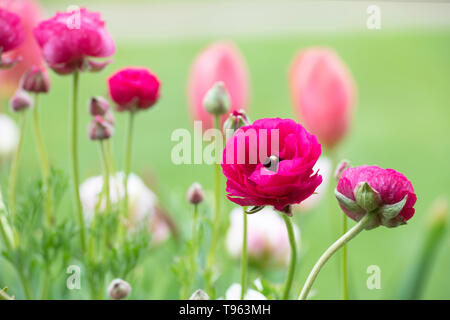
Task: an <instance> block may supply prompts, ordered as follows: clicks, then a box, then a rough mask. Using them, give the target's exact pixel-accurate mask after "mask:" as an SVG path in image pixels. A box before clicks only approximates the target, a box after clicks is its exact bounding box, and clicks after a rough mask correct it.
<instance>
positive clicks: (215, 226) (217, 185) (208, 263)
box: [206, 115, 221, 293]
mask: <svg viewBox="0 0 450 320" xmlns="http://www.w3.org/2000/svg"><path fill="white" fill-rule="evenodd" d="M214 124H215V128H216V129H217V130H220V116H218V115H216V116H215V117H214ZM216 143H217V142H216ZM217 147H218V146H217V144H216V150H217ZM220 173H221V170H220V164H219V163H216V164H215V165H214V222H213V234H212V237H211V246H210V247H209V252H208V258H207V261H206V274H207V277H206V278H207V279H206V280H207V290H208V291H209V293H210V292H213V284H212V269H213V265H214V255H215V252H216V246H217V242H218V239H219V233H220Z"/></svg>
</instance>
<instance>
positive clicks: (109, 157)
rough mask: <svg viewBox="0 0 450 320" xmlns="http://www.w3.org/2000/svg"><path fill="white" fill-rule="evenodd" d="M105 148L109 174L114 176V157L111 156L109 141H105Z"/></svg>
mask: <svg viewBox="0 0 450 320" xmlns="http://www.w3.org/2000/svg"><path fill="white" fill-rule="evenodd" d="M105 146H106V154H107V156H108V161H109V168H110V170H111V174H112V175H115V174H116V164H115V163H114V157H113V156H112V151H111V141H110V139H108V140H106V141H105Z"/></svg>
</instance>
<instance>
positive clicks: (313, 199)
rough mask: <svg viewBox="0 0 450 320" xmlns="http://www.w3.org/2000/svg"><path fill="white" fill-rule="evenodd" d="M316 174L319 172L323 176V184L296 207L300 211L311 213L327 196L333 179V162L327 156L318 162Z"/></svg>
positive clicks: (315, 166)
mask: <svg viewBox="0 0 450 320" xmlns="http://www.w3.org/2000/svg"><path fill="white" fill-rule="evenodd" d="M313 170H314V172H317V170H319V174H320V175H321V176H322V183H321V184H320V185H319V186H318V187H317V189H316V191H315V192H314V193H313V194H312V195H311V196H310V197H309V198H307V199H305V200H304V201H303V202H301V203H300V204H298V205H295V207H296V208H298V209H300V211H309V210H312V209H314V208H315V207H316V206H317V205H318V204H319V203H320V201H321V200H322V199H323V198H324V197H325V196H326V194H327V190H328V185H329V183H330V179H331V178H332V175H331V174H332V172H331V171H332V168H331V160H330V159H328V158H327V157H325V156H321V157H320V158H319V160H317V162H316V164H315V165H314V168H313Z"/></svg>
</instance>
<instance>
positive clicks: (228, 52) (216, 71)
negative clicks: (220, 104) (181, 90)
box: [188, 42, 249, 129]
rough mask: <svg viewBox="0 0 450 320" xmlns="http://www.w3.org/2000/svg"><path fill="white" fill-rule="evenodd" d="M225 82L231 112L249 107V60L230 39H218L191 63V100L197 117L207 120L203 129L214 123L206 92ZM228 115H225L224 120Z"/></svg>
mask: <svg viewBox="0 0 450 320" xmlns="http://www.w3.org/2000/svg"><path fill="white" fill-rule="evenodd" d="M217 82H223V83H224V84H225V88H226V90H227V92H228V94H229V95H230V98H231V109H230V112H232V111H234V110H239V109H247V107H248V103H249V77H248V70H247V65H246V63H245V60H244V58H243V56H242V54H241V53H240V51H239V49H238V48H237V47H236V46H235V45H233V44H232V43H228V42H216V43H213V44H212V45H210V46H208V47H207V48H205V49H204V50H203V51H202V52H200V53H199V54H198V55H197V57H196V58H195V61H194V63H193V65H192V67H191V71H190V74H189V80H188V100H189V107H190V113H191V116H192V118H193V119H194V120H201V121H202V122H203V129H208V128H211V127H212V126H213V116H212V115H211V114H209V113H208V112H207V111H206V110H205V109H204V108H203V98H204V96H205V94H206V92H207V91H208V90H209V89H211V87H212V86H213V85H214V84H215V83H217ZM226 118H227V115H223V116H222V117H221V124H223V122H224V121H225V119H226Z"/></svg>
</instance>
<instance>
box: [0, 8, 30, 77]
mask: <svg viewBox="0 0 450 320" xmlns="http://www.w3.org/2000/svg"><path fill="white" fill-rule="evenodd" d="M24 40H25V30H24V28H23V25H22V23H21V21H20V17H19V16H18V15H17V14H15V13H14V12H11V11H9V10H6V9H3V8H0V67H1V68H7V67H10V66H11V65H13V64H14V60H13V59H10V58H8V57H5V56H4V55H3V54H4V53H5V52H8V51H11V50H13V49H15V48H17V47H18V46H20V45H21V44H22V43H23V41H24Z"/></svg>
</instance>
